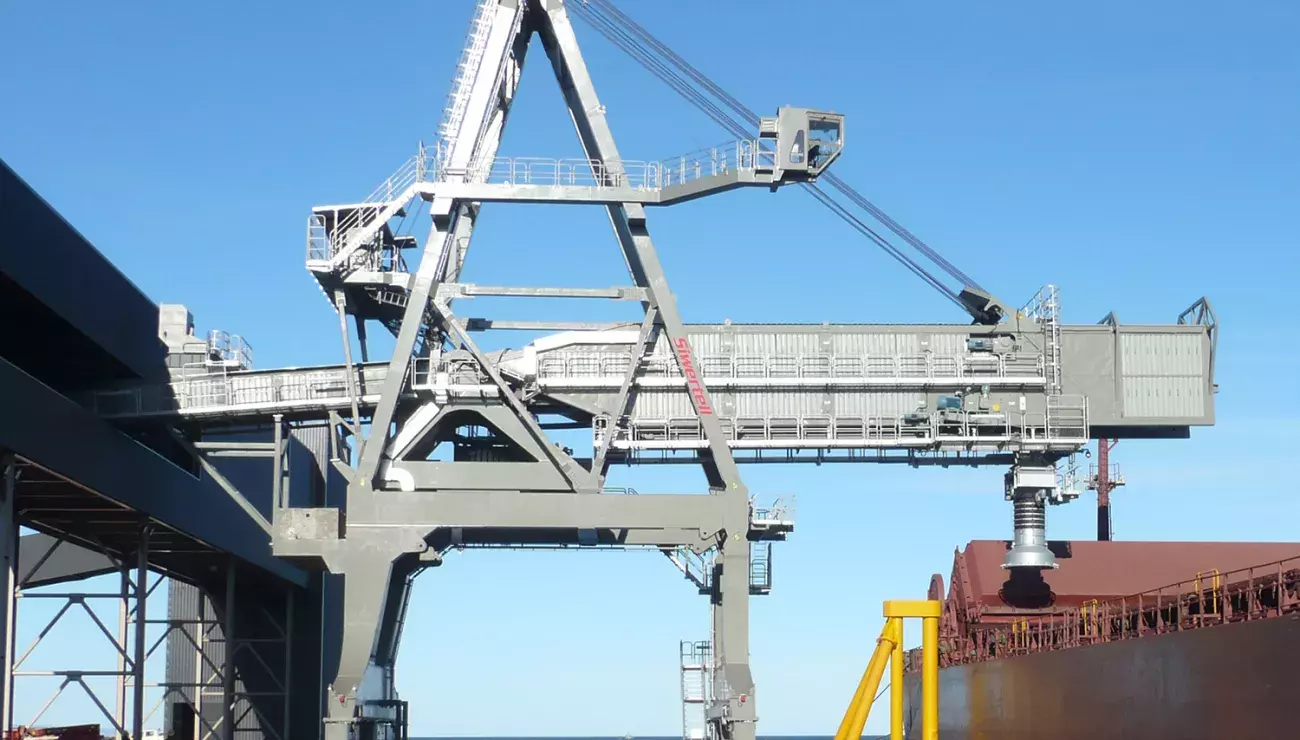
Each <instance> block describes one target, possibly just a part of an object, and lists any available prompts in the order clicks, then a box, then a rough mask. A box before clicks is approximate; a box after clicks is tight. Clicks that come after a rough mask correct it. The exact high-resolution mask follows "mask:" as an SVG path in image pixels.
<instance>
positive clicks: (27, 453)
mask: <svg viewBox="0 0 1300 740" xmlns="http://www.w3.org/2000/svg"><path fill="white" fill-rule="evenodd" d="M0 409H4V410H5V413H3V414H0V448H8V449H10V450H13V452H14V453H15V454H17V455H19V456H20V457H23V458H26V459H29V460H32V461H33V462H35V463H37V464H38V465H40V466H42V467H44V468H48V469H49V470H52V471H54V472H55V473H58V474H59V475H61V476H63V477H65V478H67V479H69V480H72V481H75V482H77V483H78V484H79V485H81V486H84V487H85V488H86V489H89V490H91V491H94V492H95V493H97V494H99V495H101V496H104V497H106V498H108V499H111V500H113V501H116V502H117V503H120V504H122V505H123V506H126V507H128V508H130V509H133V510H135V511H138V512H140V513H141V514H142V515H144V516H147V517H150V518H153V519H156V520H158V521H160V522H164V523H166V525H167V526H168V527H169V528H171V529H174V530H176V531H178V532H180V533H182V534H184V535H186V536H188V537H191V538H193V539H195V540H197V541H198V542H201V543H203V544H206V545H208V546H210V547H212V548H214V549H218V550H221V551H224V552H228V553H231V554H232V555H234V556H236V557H238V558H240V559H241V560H244V561H246V562H248V563H251V564H253V565H256V566H257V567H259V568H261V569H262V570H265V571H267V572H268V573H270V574H271V575H273V576H276V577H278V578H282V579H285V580H288V581H291V582H293V583H297V584H299V585H302V584H304V583H306V574H305V573H303V572H302V571H301V570H299V569H298V568H295V567H293V566H291V565H289V564H287V563H285V562H284V561H282V560H280V559H278V558H276V557H274V556H273V555H272V554H271V548H270V542H269V538H268V537H267V536H266V533H265V532H264V531H263V530H262V529H261V527H259V526H258V525H257V523H256V522H254V521H253V519H252V518H250V517H249V516H248V515H247V514H246V513H245V512H244V511H243V510H241V509H240V507H239V505H238V504H237V503H236V502H235V501H233V500H231V498H230V497H229V496H227V495H225V494H224V493H223V492H222V491H221V490H220V488H219V486H217V484H216V483H215V482H212V481H208V480H200V479H198V478H195V477H194V476H192V475H190V474H189V473H188V472H186V471H184V470H182V469H181V468H178V467H176V466H175V465H173V464H172V463H171V462H169V461H167V460H166V459H165V458H163V457H161V456H160V455H158V453H156V452H154V451H153V450H150V449H149V448H147V447H145V446H144V445H141V444H140V443H138V442H136V441H135V440H133V439H131V438H130V437H128V436H126V435H125V434H123V433H122V432H120V431H118V430H117V429H115V428H113V427H112V426H110V425H109V424H108V423H107V422H104V421H103V420H101V419H99V418H97V417H95V416H94V415H93V414H92V413H91V412H90V411H88V410H87V409H85V408H83V407H82V406H79V405H77V404H76V403H73V402H72V401H70V400H68V399H67V398H65V397H64V396H62V395H60V394H59V393H57V392H56V391H54V390H52V389H50V388H49V387H47V386H45V385H42V384H41V383H39V382H37V381H36V380H35V379H34V378H32V377H31V376H29V375H27V374H25V373H23V372H22V371H21V370H19V369H18V368H16V367H14V366H13V365H12V364H10V363H9V362H7V361H5V360H4V359H0Z"/></svg>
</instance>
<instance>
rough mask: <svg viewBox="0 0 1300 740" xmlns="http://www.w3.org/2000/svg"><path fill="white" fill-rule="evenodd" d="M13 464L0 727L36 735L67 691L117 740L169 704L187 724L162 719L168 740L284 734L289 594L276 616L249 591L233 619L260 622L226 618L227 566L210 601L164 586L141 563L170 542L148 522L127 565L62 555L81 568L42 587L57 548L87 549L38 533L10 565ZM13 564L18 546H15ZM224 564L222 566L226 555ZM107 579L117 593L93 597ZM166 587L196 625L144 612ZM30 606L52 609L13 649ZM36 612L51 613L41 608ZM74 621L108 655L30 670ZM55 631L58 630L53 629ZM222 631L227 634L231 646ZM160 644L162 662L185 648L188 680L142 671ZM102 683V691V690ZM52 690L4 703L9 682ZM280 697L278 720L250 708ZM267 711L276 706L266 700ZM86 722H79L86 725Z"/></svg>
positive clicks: (114, 557) (2, 459)
mask: <svg viewBox="0 0 1300 740" xmlns="http://www.w3.org/2000/svg"><path fill="white" fill-rule="evenodd" d="M21 467H22V463H21V462H19V461H18V460H17V458H14V457H12V456H0V471H2V475H0V481H3V487H2V488H3V490H2V491H0V494H2V495H3V498H2V499H0V528H2V530H3V534H2V535H0V550H2V551H3V554H4V561H5V580H6V584H7V586H6V591H5V593H6V594H7V598H5V599H4V602H3V603H4V607H3V612H4V613H3V617H4V624H5V640H4V643H3V649H2V650H0V653H2V655H3V657H2V658H0V662H2V663H3V674H4V686H3V690H2V692H0V695H2V696H3V709H2V710H0V711H2V715H0V716H3V721H4V723H5V726H6V727H7V728H12V727H18V726H23V727H37V726H40V725H41V724H48V722H45V723H43V722H42V720H44V719H45V718H46V717H47V715H48V713H49V711H50V710H51V709H57V707H58V706H59V704H60V699H61V697H63V696H64V695H65V694H67V693H68V692H69V691H70V690H71V691H76V690H79V691H81V692H83V693H84V695H85V696H86V697H87V698H88V699H89V700H90V702H91V703H92V704H93V705H94V706H95V707H96V708H97V709H98V712H99V714H100V719H101V725H104V724H106V725H107V726H108V727H110V728H112V734H113V736H115V737H120V738H126V737H130V738H140V737H143V736H144V732H145V730H146V729H147V727H148V726H149V725H150V724H152V723H155V722H157V721H158V720H156V719H155V718H156V717H160V715H159V709H160V708H162V707H163V706H164V705H170V706H171V708H172V711H175V707H176V705H181V706H185V707H188V708H189V709H190V712H189V714H190V718H191V721H190V722H186V721H184V720H182V719H179V718H177V717H175V716H173V717H171V718H170V723H169V724H170V725H171V727H172V730H173V734H174V736H175V737H178V738H186V740H190V739H192V740H233V738H234V737H236V735H237V733H243V732H248V731H255V732H258V733H260V734H261V735H262V736H265V737H268V738H272V740H285V739H286V738H288V737H290V735H289V730H290V725H289V719H290V717H291V715H292V712H291V711H290V703H289V702H290V696H291V691H290V682H289V670H290V667H291V665H292V661H293V658H292V641H293V638H292V635H293V631H292V630H291V629H290V627H289V625H290V624H292V622H293V599H292V595H293V593H292V590H289V591H287V592H286V600H285V604H284V605H283V608H282V609H281V610H280V611H279V612H278V613H277V611H276V610H275V609H272V608H269V607H268V606H267V605H266V603H265V600H264V599H263V598H262V596H261V595H260V594H256V593H250V598H251V599H252V600H253V601H254V602H255V603H256V604H257V607H256V608H255V609H249V608H247V607H245V608H243V609H242V611H241V614H242V615H247V614H248V613H254V614H256V613H257V612H262V613H263V616H261V617H260V618H259V617H254V618H251V619H250V618H248V617H247V616H244V617H243V619H244V620H246V622H247V623H243V622H241V621H238V620H237V619H236V612H235V603H236V600H235V599H236V594H237V590H236V572H237V568H236V567H235V565H234V562H233V561H230V563H229V564H228V565H227V567H226V569H225V571H226V576H225V579H224V583H225V587H224V589H222V591H221V593H219V594H215V598H214V594H212V593H209V592H208V591H205V590H204V589H202V588H200V587H198V586H195V585H191V584H188V583H184V582H182V581H178V580H176V579H173V578H168V577H167V576H166V575H164V574H162V573H158V572H155V571H154V570H153V567H154V566H153V565H152V563H151V557H152V556H154V555H155V554H156V553H155V552H154V550H155V549H157V550H159V551H162V552H165V551H166V550H167V548H169V547H170V546H171V545H170V544H169V543H168V542H167V541H166V540H165V539H164V538H162V537H159V536H158V533H157V532H155V530H154V528H153V526H152V525H149V524H143V525H141V526H140V527H139V528H138V543H137V545H136V548H135V552H134V553H132V554H130V556H129V557H123V556H121V555H120V554H115V553H114V552H112V551H110V550H109V549H107V548H103V549H100V550H98V551H97V554H98V556H99V558H98V559H90V560H87V559H85V558H82V559H74V560H73V561H70V562H75V563H79V564H80V565H81V566H82V567H85V566H86V565H88V564H89V565H90V566H91V568H90V569H88V570H87V571H86V575H85V576H84V577H77V575H76V574H75V573H72V574H70V573H68V572H66V562H68V561H65V564H64V565H60V566H58V567H56V568H55V569H54V570H55V571H56V573H55V578H54V581H55V582H54V584H53V585H46V584H49V583H50V581H48V580H46V578H47V574H46V572H45V568H46V566H47V564H49V563H53V562H54V561H55V560H58V559H59V557H60V555H66V553H60V552H59V551H60V550H61V549H69V548H70V549H78V548H80V551H83V552H84V551H86V550H87V548H89V547H91V543H88V542H85V541H79V542H77V543H75V544H74V543H70V542H67V541H65V540H62V539H58V538H56V537H49V538H47V539H48V542H49V544H48V545H46V546H45V547H44V548H43V549H42V550H41V551H39V552H36V553H34V554H35V557H34V558H33V559H32V560H31V561H30V562H26V561H25V560H24V561H20V559H19V557H18V547H17V542H18V540H19V537H18V533H19V529H18V522H17V520H16V518H15V512H14V506H13V504H14V492H15V490H16V485H15V484H16V482H17V478H18V472H19V470H20V468H21ZM28 536H36V535H28ZM23 552H24V558H26V557H27V554H28V553H29V549H28V548H27V547H26V546H25V545H24V547H23ZM227 560H229V558H227ZM111 574H116V575H117V580H118V584H119V585H118V587H117V588H116V589H115V590H104V588H103V586H102V585H92V584H99V583H102V579H103V578H105V577H107V576H108V575H111ZM164 583H168V584H169V591H170V594H169V596H170V598H171V599H176V598H177V597H178V596H179V597H180V598H183V599H184V598H189V599H195V600H197V601H198V602H199V603H200V605H201V608H200V609H199V610H198V612H197V613H198V618H197V619H192V620H187V619H175V618H169V617H165V616H164V617H153V616H150V613H149V609H148V602H149V599H150V597H153V596H154V595H155V594H157V593H159V587H160V586H162V585H163V584H164ZM35 602H42V603H46V604H49V605H51V606H52V605H54V604H57V607H55V608H54V609H53V610H52V615H53V616H51V617H50V618H49V620H48V621H47V622H46V623H45V624H44V625H43V626H42V628H41V629H40V630H39V632H38V634H37V635H36V637H35V638H34V639H32V640H31V641H30V642H26V641H25V642H24V643H19V642H17V641H16V625H17V620H18V617H19V615H20V609H19V607H20V605H21V604H23V603H35ZM112 603H116V605H117V611H118V618H117V623H116V625H112V624H111V620H109V619H106V618H105V617H104V615H103V611H104V605H107V604H112ZM43 611H51V609H49V608H46V609H44V610H43ZM78 615H84V616H83V617H82V618H81V619H80V622H81V624H80V625H79V626H80V627H81V628H82V629H83V630H87V629H88V630H89V631H90V632H91V633H92V634H93V633H95V632H98V633H100V634H101V635H102V636H103V640H104V643H106V644H107V645H110V646H111V647H112V652H113V653H115V655H116V657H115V659H113V658H110V659H109V660H110V661H111V663H112V664H111V665H110V664H106V663H104V664H101V663H98V662H96V661H95V660H94V659H93V658H90V657H87V658H85V659H84V660H85V661H86V662H82V661H78V662H77V664H76V665H59V666H57V667H53V668H51V667H47V666H45V665H42V663H43V662H44V661H43V660H42V658H41V652H40V650H39V649H40V646H41V645H42V644H43V643H44V642H45V641H46V640H47V639H50V635H51V634H52V633H53V632H54V631H55V630H56V628H60V625H67V624H69V623H71V622H72V621H73V620H75V619H77V618H78ZM62 629H67V627H66V626H65V627H62ZM227 635H234V636H236V637H235V638H234V639H233V647H231V645H232V640H231V639H228V638H227ZM164 646H166V648H165V649H166V651H167V653H168V654H169V670H170V665H171V664H172V663H173V662H174V661H176V660H177V658H178V656H179V655H180V654H182V653H184V652H185V651H187V650H189V651H192V653H193V655H194V660H193V661H192V665H193V667H194V675H193V678H192V679H189V680H179V681H175V680H162V681H159V680H157V679H156V677H154V678H151V677H150V676H148V675H147V673H146V666H147V663H148V661H149V660H150V659H152V658H153V656H154V655H155V654H156V653H158V651H159V649H160V648H163V647H164ZM110 679H111V681H112V687H113V688H112V689H111V696H108V695H107V694H108V693H110V690H107V689H106V688H105V685H104V684H105V682H106V681H108V680H110ZM37 681H44V682H46V683H49V682H51V681H53V682H55V683H53V684H51V685H53V687H54V688H53V689H52V691H50V692H49V694H48V695H47V696H46V697H45V698H44V699H43V701H42V702H41V703H40V705H39V706H38V707H37V708H36V709H35V711H34V712H31V713H30V714H24V715H19V714H17V713H16V712H15V709H14V706H13V697H14V688H15V683H16V682H31V683H35V682H37ZM268 697H274V698H276V699H279V700H282V704H283V712H282V713H281V712H274V713H273V716H267V715H268V713H267V712H265V711H263V710H262V709H260V707H265V706H267V705H268V701H267V698H268ZM277 703H279V702H277ZM87 719H89V718H87Z"/></svg>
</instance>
